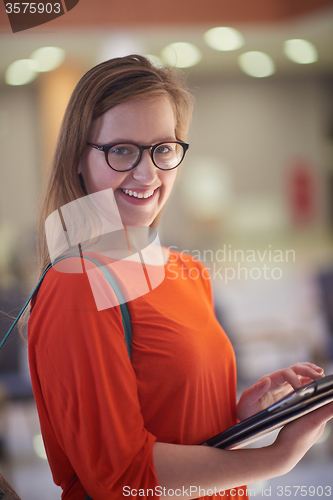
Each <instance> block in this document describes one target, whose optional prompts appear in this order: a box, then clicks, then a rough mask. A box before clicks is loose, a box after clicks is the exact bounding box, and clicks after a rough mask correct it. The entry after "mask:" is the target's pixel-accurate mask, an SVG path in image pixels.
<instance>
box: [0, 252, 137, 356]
mask: <svg viewBox="0 0 333 500" xmlns="http://www.w3.org/2000/svg"><path fill="white" fill-rule="evenodd" d="M68 257H76V256H74V255H68V256H66V257H61V258H60V259H58V260H56V261H54V263H53V264H49V265H48V267H47V268H46V269H45V271H44V272H43V274H42V276H41V278H40V279H39V281H38V283H37V285H36V286H35V288H34V289H33V291H32V292H31V294H30V296H29V298H28V299H27V301H26V303H25V304H24V306H23V307H22V309H21V311H20V312H19V314H18V316H17V317H16V318H15V320H14V322H13V323H12V325H11V327H10V328H9V330H8V332H7V333H6V335H5V336H4V338H3V339H2V341H1V342H0V349H2V347H3V346H4V344H5V342H6V340H7V339H8V337H9V335H10V334H11V332H12V331H13V329H14V327H15V325H16V324H17V322H18V321H19V319H20V318H21V316H22V315H23V313H24V311H25V310H26V308H27V307H28V305H29V303H30V301H31V299H32V298H33V296H34V294H35V293H36V292H37V291H38V289H39V287H40V285H41V283H42V281H43V279H44V278H45V275H46V273H47V272H48V271H49V269H51V267H52V266H53V265H54V264H56V263H57V262H59V261H61V260H63V259H67V258H68ZM80 257H81V258H85V259H88V260H90V261H91V262H93V263H94V264H96V266H97V267H99V268H100V269H101V271H102V273H103V276H104V278H105V279H106V281H107V282H108V283H109V285H110V286H111V288H112V289H113V291H114V293H115V294H116V297H117V299H118V301H119V306H120V312H121V317H122V323H123V327H124V334H125V342H126V346H127V352H128V355H129V358H130V359H131V350H132V324H131V317H130V314H129V311H128V307H127V305H126V301H125V299H124V297H123V295H122V293H121V291H120V289H119V286H118V284H117V282H116V280H115V279H114V277H113V276H112V275H111V273H110V272H109V271H108V270H107V269H106V268H105V267H104V266H101V264H100V263H99V262H97V261H96V260H94V259H92V258H91V257H88V256H87V255H83V254H80Z"/></svg>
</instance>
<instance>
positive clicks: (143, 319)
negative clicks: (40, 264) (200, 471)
mask: <svg viewBox="0 0 333 500" xmlns="http://www.w3.org/2000/svg"><path fill="white" fill-rule="evenodd" d="M127 305H128V308H129V312H130V316H131V323H132V330H133V340H132V359H131V361H130V359H129V356H128V353H127V349H126V344H125V340H124V330H123V326H122V319H121V314H120V309H119V307H118V306H116V307H113V308H110V309H105V310H102V311H98V310H97V308H96V305H95V302H94V298H93V295H92V291H91V288H90V285H89V281H88V278H87V275H86V274H66V273H61V272H57V271H55V270H54V269H51V270H50V271H49V272H48V273H47V275H46V277H45V278H44V281H43V283H42V285H41V287H40V290H39V292H38V295H37V299H36V301H35V304H34V307H33V308H32V311H31V315H30V319H29V325H28V342H29V360H30V370H31V377H32V384H33V389H34V394H35V399H36V404H37V409H38V413H39V418H40V424H41V429H42V433H43V438H44V443H45V448H46V452H47V456H48V460H49V464H50V467H51V470H52V474H53V478H54V481H55V483H56V484H58V485H60V486H61V487H62V489H63V496H62V498H63V499H65V500H84V495H85V492H88V494H89V495H90V496H91V497H92V498H93V499H94V500H110V499H112V500H117V499H121V500H124V499H125V498H137V497H140V498H148V499H149V498H160V497H162V498H163V494H162V493H161V489H160V487H159V486H158V482H157V479H156V474H155V469H154V462H153V454H152V447H153V444H154V442H155V440H157V441H160V442H166V443H178V444H187V445H189V444H199V443H200V442H202V441H204V440H206V439H207V438H209V437H211V436H213V435H214V434H217V433H218V432H221V431H222V430H224V429H226V428H228V427H230V426H231V425H233V424H234V423H235V422H236V416H235V409H236V369H235V359H234V353H233V349H232V346H231V344H230V342H229V340H228V338H227V336H226V335H225V333H224V331H223V330H222V328H221V326H220V325H219V323H218V322H217V320H216V318H215V314H214V309H213V306H212V297H211V286H210V281H209V279H208V274H207V270H206V269H205V267H204V266H203V265H202V264H201V263H200V262H198V261H196V260H194V259H192V258H191V257H190V256H188V255H182V254H180V253H177V252H173V251H172V252H170V260H169V263H168V264H167V265H166V266H165V279H164V280H163V282H162V283H161V284H160V285H159V286H157V288H155V289H153V290H152V291H150V292H149V293H147V294H146V295H143V296H142V297H139V298H137V299H135V300H132V301H131V302H129V303H128V304H127ZM240 493H241V494H240V495H239V496H238V494H237V493H236V491H235V490H233V491H232V492H231V493H225V494H223V495H222V498H233V499H235V498H236V499H237V498H244V492H240ZM175 498H176V497H175Z"/></svg>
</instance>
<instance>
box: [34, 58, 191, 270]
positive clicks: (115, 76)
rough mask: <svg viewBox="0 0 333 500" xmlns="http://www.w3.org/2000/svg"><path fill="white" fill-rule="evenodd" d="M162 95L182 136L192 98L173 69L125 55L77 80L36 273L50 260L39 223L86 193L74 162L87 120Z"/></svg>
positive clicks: (47, 196)
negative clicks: (167, 101)
mask: <svg viewBox="0 0 333 500" xmlns="http://www.w3.org/2000/svg"><path fill="white" fill-rule="evenodd" d="M165 95H167V96H168V97H169V98H170V100H171V103H172V105H173V107H174V112H175V117H176V130H175V132H176V137H177V139H179V140H185V139H186V135H187V131H188V126H189V122H190V118H191V114H192V103H193V100H192V96H191V95H190V94H189V93H188V91H187V90H186V88H185V85H184V77H183V76H182V75H181V74H180V73H179V72H178V71H177V70H174V69H171V68H157V67H155V66H153V65H152V64H151V63H150V61H149V60H148V59H147V58H145V57H143V56H140V55H130V56H126V57H121V58H115V59H110V60H108V61H105V62H103V63H101V64H99V65H97V66H95V67H94V68H92V69H91V70H89V71H88V72H87V73H86V74H85V75H84V76H83V77H82V78H81V80H80V81H79V82H78V84H77V86H76V87H75V89H74V91H73V93H72V96H71V98H70V100H69V103H68V106H67V109H66V112H65V115H64V118H63V122H62V125H61V129H60V133H59V138H58V142H57V146H56V150H55V154H54V158H53V162H52V166H51V170H50V172H49V176H48V179H47V182H46V186H45V189H44V194H43V199H42V203H41V210H40V218H39V237H38V253H39V262H40V272H41V273H42V272H43V271H44V270H45V269H46V267H47V265H48V264H49V263H50V258H49V254H48V250H47V244H46V238H45V227H44V226H45V220H46V218H47V217H48V216H49V215H50V214H51V213H52V212H54V211H55V210H58V209H59V208H60V207H61V206H63V205H66V204H67V203H69V202H71V201H74V200H76V199H78V198H81V197H82V196H84V195H85V194H86V193H85V191H84V186H83V185H82V183H81V182H80V178H79V175H78V165H79V161H80V158H81V155H82V154H83V152H84V149H85V147H86V142H87V140H88V135H89V133H90V129H91V125H92V122H93V120H95V119H96V118H98V117H100V116H101V115H103V114H104V113H105V112H106V111H108V110H109V109H111V108H113V107H114V106H117V105H118V104H121V103H123V102H128V101H133V100H137V99H142V98H154V97H161V96H165Z"/></svg>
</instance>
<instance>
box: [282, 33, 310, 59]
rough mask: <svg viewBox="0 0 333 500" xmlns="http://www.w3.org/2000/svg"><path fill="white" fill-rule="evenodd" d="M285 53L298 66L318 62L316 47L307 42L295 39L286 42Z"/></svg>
mask: <svg viewBox="0 0 333 500" xmlns="http://www.w3.org/2000/svg"><path fill="white" fill-rule="evenodd" d="M284 53H285V55H286V56H287V57H288V58H289V59H290V60H291V61H293V62H295V63H298V64H311V63H314V62H316V61H318V52H317V49H316V47H315V46H314V45H313V43H311V42H308V41H307V40H302V39H297V38H295V39H293V40H287V41H285V42H284Z"/></svg>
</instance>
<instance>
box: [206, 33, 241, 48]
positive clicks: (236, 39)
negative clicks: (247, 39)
mask: <svg viewBox="0 0 333 500" xmlns="http://www.w3.org/2000/svg"><path fill="white" fill-rule="evenodd" d="M204 39H205V41H206V43H207V44H208V45H209V46H210V47H211V48H212V49H215V50H236V49H239V48H240V47H242V46H243V45H244V38H243V35H242V34H241V33H240V32H239V31H238V30H236V29H234V28H227V27H219V28H212V29H210V30H208V31H206V33H205V34H204Z"/></svg>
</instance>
